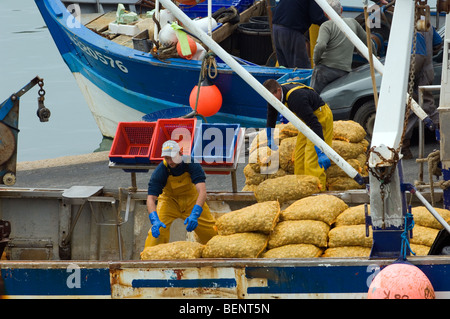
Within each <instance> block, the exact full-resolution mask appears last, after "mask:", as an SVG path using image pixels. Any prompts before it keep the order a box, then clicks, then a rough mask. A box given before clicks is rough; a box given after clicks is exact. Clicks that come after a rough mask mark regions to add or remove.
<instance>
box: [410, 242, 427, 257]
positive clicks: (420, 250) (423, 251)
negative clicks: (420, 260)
mask: <svg viewBox="0 0 450 319" xmlns="http://www.w3.org/2000/svg"><path fill="white" fill-rule="evenodd" d="M409 246H410V247H411V250H412V251H413V252H414V253H415V254H416V256H426V255H428V252H429V251H430V248H431V247H429V246H425V245H417V244H410V245H409Z"/></svg>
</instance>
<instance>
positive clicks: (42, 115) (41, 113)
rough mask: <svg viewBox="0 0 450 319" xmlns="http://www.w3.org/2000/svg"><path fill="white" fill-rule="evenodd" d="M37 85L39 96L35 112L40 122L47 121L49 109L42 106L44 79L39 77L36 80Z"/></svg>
mask: <svg viewBox="0 0 450 319" xmlns="http://www.w3.org/2000/svg"><path fill="white" fill-rule="evenodd" d="M38 85H39V91H38V95H39V97H38V109H37V112H36V114H37V116H38V117H39V120H40V121H41V122H48V119H49V118H50V110H49V109H48V108H46V107H45V106H44V100H45V98H44V96H45V90H44V80H43V79H40V80H39V81H38Z"/></svg>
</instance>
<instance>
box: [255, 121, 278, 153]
mask: <svg viewBox="0 0 450 319" xmlns="http://www.w3.org/2000/svg"><path fill="white" fill-rule="evenodd" d="M273 140H274V142H275V144H278V143H279V142H280V129H279V128H277V127H275V129H274V130H273ZM264 146H267V133H266V129H263V130H260V131H259V132H258V134H256V136H255V137H254V138H253V140H252V141H251V143H250V147H249V153H253V151H255V150H256V149H258V148H262V147H264Z"/></svg>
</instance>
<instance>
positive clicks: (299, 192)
mask: <svg viewBox="0 0 450 319" xmlns="http://www.w3.org/2000/svg"><path fill="white" fill-rule="evenodd" d="M319 192H320V181H319V179H318V178H317V177H315V176H310V175H286V176H282V177H277V178H272V179H268V180H265V181H264V182H262V183H261V184H259V185H258V187H257V188H256V191H255V197H256V200H257V201H258V202H265V201H272V200H278V201H279V202H280V203H284V202H287V201H289V200H297V199H300V198H303V197H306V196H310V195H312V194H315V193H319Z"/></svg>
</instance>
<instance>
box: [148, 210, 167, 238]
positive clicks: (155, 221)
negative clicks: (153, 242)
mask: <svg viewBox="0 0 450 319" xmlns="http://www.w3.org/2000/svg"><path fill="white" fill-rule="evenodd" d="M148 218H149V219H150V222H151V223H152V235H153V237H155V238H158V237H159V229H160V228H161V227H162V228H166V225H165V224H164V223H163V222H161V221H160V220H159V218H158V214H157V213H156V212H151V213H150V214H148Z"/></svg>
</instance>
